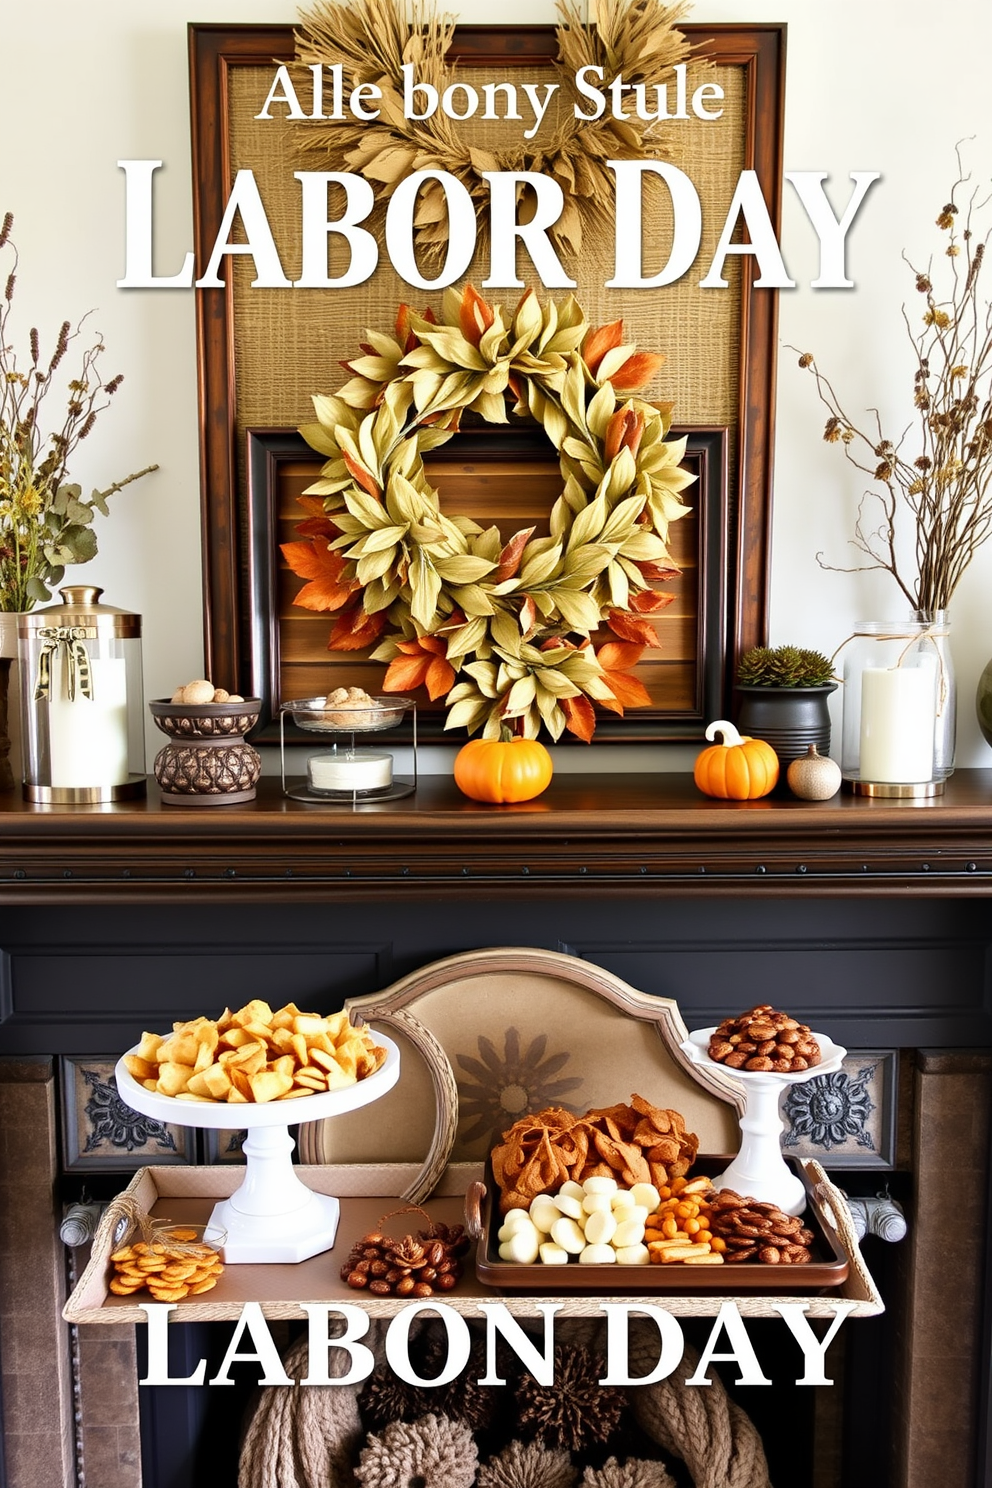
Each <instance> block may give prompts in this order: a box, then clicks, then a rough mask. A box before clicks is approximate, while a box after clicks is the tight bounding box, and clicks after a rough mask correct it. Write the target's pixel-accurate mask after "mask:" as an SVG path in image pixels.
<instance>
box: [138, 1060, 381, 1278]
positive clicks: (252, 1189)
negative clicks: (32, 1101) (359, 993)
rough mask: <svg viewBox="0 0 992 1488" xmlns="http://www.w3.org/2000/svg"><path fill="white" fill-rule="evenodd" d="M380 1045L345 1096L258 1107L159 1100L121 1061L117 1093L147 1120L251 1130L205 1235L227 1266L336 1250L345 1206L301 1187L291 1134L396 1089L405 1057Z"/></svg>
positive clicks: (304, 1098)
mask: <svg viewBox="0 0 992 1488" xmlns="http://www.w3.org/2000/svg"><path fill="white" fill-rule="evenodd" d="M376 1042H377V1043H378V1044H380V1045H381V1046H382V1048H384V1049H385V1050H386V1060H385V1063H384V1064H383V1065H382V1066H381V1067H380V1068H379V1069H377V1070H376V1072H375V1074H374V1075H368V1076H366V1078H365V1079H364V1080H357V1081H356V1082H355V1084H354V1085H348V1086H346V1087H345V1088H344V1089H343V1090H329V1091H326V1092H324V1093H321V1094H320V1095H305V1096H301V1097H300V1098H299V1099H298V1100H292V1101H268V1102H266V1103H264V1104H259V1105H254V1104H251V1103H245V1104H240V1103H239V1104H237V1105H232V1104H230V1103H229V1102H227V1101H191V1100H177V1099H176V1097H175V1096H172V1095H160V1094H159V1093H158V1092H157V1091H154V1090H146V1089H145V1087H144V1086H143V1085H141V1084H139V1082H138V1081H137V1080H135V1079H134V1077H133V1076H132V1075H131V1074H130V1073H129V1072H128V1070H127V1068H126V1066H125V1064H124V1061H123V1059H122V1060H120V1061H119V1062H118V1065H117V1069H116V1072H115V1073H116V1080H117V1092H118V1094H119V1095H120V1097H121V1100H123V1101H124V1102H125V1103H126V1104H127V1105H129V1106H130V1107H131V1108H132V1109H133V1110H135V1111H140V1112H141V1113H142V1115H144V1116H152V1117H154V1118H155V1119H156V1120H157V1121H164V1122H167V1123H169V1124H171V1125H173V1126H196V1127H214V1128H224V1129H228V1128H231V1127H243V1128H246V1129H247V1132H248V1136H247V1138H246V1140H245V1141H244V1143H243V1151H244V1154H245V1162H246V1164H247V1166H246V1169H245V1176H244V1181H243V1182H242V1184H241V1187H240V1188H239V1189H238V1190H237V1191H236V1192H235V1193H233V1194H232V1195H231V1197H230V1198H229V1199H221V1200H220V1201H219V1202H218V1203H217V1204H215V1206H214V1209H213V1212H212V1214H211V1216H210V1222H209V1224H208V1226H207V1230H206V1235H205V1238H206V1239H207V1240H208V1241H210V1242H211V1244H216V1245H217V1246H218V1248H220V1249H222V1251H223V1256H224V1261H225V1263H226V1264H228V1265H238V1264H239V1263H248V1264H259V1263H261V1264H268V1263H272V1262H275V1263H279V1262H289V1263H295V1262H297V1261H305V1260H307V1259H308V1258H309V1257H310V1256H315V1255H319V1254H320V1253H321V1252H322V1251H325V1250H330V1249H331V1247H332V1246H333V1244H334V1236H335V1234H336V1233H337V1227H338V1217H339V1213H340V1205H339V1203H338V1201H337V1199H336V1198H333V1197H330V1196H327V1195H325V1194H317V1193H314V1192H313V1191H312V1190H311V1189H309V1188H307V1187H306V1185H305V1184H303V1183H301V1182H300V1180H299V1178H298V1177H297V1175H296V1171H295V1169H294V1167H293V1163H292V1152H293V1148H294V1146H295V1145H296V1144H295V1143H294V1141H293V1139H292V1137H291V1136H290V1135H289V1127H290V1125H293V1126H296V1125H297V1124H299V1123H300V1122H304V1121H322V1120H323V1119H324V1118H325V1117H328V1116H338V1115H341V1114H342V1113H343V1112H345V1111H355V1110H357V1109H358V1108H359V1107H360V1106H367V1105H369V1104H370V1103H371V1102H372V1101H376V1100H378V1099H379V1097H380V1096H383V1095H385V1094H386V1093H387V1091H390V1090H392V1088H393V1086H394V1085H395V1084H396V1081H397V1080H398V1079H399V1073H400V1052H399V1049H398V1048H397V1047H396V1045H395V1044H394V1043H393V1042H392V1040H391V1039H388V1038H386V1037H385V1035H383V1034H381V1033H377V1034H376ZM135 1052H136V1051H135V1050H131V1053H135Z"/></svg>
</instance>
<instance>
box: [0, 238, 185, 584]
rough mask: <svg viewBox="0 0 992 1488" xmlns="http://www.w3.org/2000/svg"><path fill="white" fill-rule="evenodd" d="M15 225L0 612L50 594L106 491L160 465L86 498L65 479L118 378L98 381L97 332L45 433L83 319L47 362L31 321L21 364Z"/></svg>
mask: <svg viewBox="0 0 992 1488" xmlns="http://www.w3.org/2000/svg"><path fill="white" fill-rule="evenodd" d="M13 225H14V218H13V214H12V213H10V212H8V213H7V215H6V216H5V217H4V219H3V225H2V227H0V250H2V249H7V250H8V251H9V254H10V255H11V256H12V259H13V262H12V264H11V268H10V270H9V272H8V274H7V277H6V284H5V289H4V295H3V300H2V301H0V610H5V611H17V610H30V609H32V608H33V606H34V605H35V604H37V603H38V602H39V601H44V600H47V599H51V597H52V596H51V590H50V588H49V586H50V585H52V584H57V583H58V582H59V581H60V579H61V578H62V576H63V574H64V572H65V566H66V564H67V563H88V562H89V560H90V559H91V558H93V557H95V556H96V551H97V542H96V535H95V533H94V532H93V529H92V525H91V524H92V522H93V519H94V517H95V516H96V514H97V512H99V513H100V514H101V515H102V516H106V515H107V498H108V497H110V496H112V495H114V493H115V492H117V491H120V490H122V489H123V488H124V486H127V485H130V483H131V482H132V481H135V480H138V479H139V478H140V477H141V476H143V475H148V474H149V472H150V471H152V470H157V469H158V466H156V465H149V466H147V467H146V468H145V469H144V470H139V471H137V472H135V474H133V475H128V476H126V477H125V478H124V480H121V481H115V482H114V484H113V485H111V486H108V487H107V489H106V490H104V491H93V492H92V494H91V496H90V498H89V500H88V501H87V500H84V499H83V495H82V490H81V488H80V487H79V486H78V485H71V484H69V483H68V482H67V481H66V475H67V471H68V465H69V460H70V457H71V456H72V454H73V451H74V450H75V449H76V447H77V446H78V445H79V443H80V442H81V441H82V440H83V439H85V438H86V437H87V435H88V434H89V433H90V431H91V430H92V428H93V425H94V424H95V423H96V420H97V417H98V415H99V414H101V413H102V412H103V410H104V409H105V408H107V407H108V406H109V404H110V400H111V398H112V397H113V395H114V394H115V393H116V391H117V389H118V388H119V387H120V385H121V382H122V381H123V379H122V378H121V377H120V376H117V377H112V378H110V380H109V381H107V382H104V381H103V379H102V377H101V375H100V372H99V370H98V368H97V362H98V361H99V358H100V356H101V354H102V353H103V350H104V345H103V338H102V337H101V336H100V335H99V334H97V335H96V337H95V339H94V341H93V344H92V345H90V346H87V347H86V349H85V350H84V351H83V354H82V357H81V359H80V363H79V370H78V371H77V373H76V375H75V376H74V377H73V378H72V379H71V380H70V381H69V383H68V386H67V389H66V391H67V395H68V398H67V404H66V408H65V413H64V415H63V416H62V419H61V423H59V422H58V420H56V422H55V426H54V427H53V428H52V431H51V432H50V433H47V434H46V433H44V432H43V430H42V426H41V415H42V411H43V405H44V403H45V399H46V398H47V397H48V395H49V393H50V392H51V390H52V387H53V385H54V381H53V380H54V378H55V374H56V372H57V371H58V369H59V367H60V366H61V365H62V362H63V361H64V359H65V357H66V355H67V354H68V352H69V350H70V347H71V346H72V343H73V342H74V341H75V340H77V339H78V338H79V336H80V335H81V334H82V327H83V321H82V320H81V321H79V323H78V324H77V325H76V326H75V328H73V326H72V324H71V322H70V321H68V320H65V321H63V322H62V326H61V328H60V330H59V334H58V338H57V340H56V343H55V349H54V351H53V352H52V355H51V356H50V357H49V358H48V360H47V362H46V361H45V360H44V359H43V358H42V355H41V339H40V337H39V334H38V331H37V330H36V329H35V328H32V329H31V331H30V333H29V338H28V339H29V362H28V363H27V364H25V363H23V362H21V363H19V362H18V359H17V356H16V353H15V351H14V348H13V346H12V345H11V344H10V326H9V322H10V317H11V314H12V302H13V298H14V286H15V283H16V280H17V268H18V255H17V249H16V248H15V246H14V243H13V240H12V238H11V236H10V234H11V229H12V227H13ZM83 319H84V320H85V316H84V317H83Z"/></svg>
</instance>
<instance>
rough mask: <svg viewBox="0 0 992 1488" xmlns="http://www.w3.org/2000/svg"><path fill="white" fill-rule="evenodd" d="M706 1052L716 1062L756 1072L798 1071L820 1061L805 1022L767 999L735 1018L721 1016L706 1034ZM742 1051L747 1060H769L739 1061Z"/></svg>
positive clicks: (815, 1045)
mask: <svg viewBox="0 0 992 1488" xmlns="http://www.w3.org/2000/svg"><path fill="white" fill-rule="evenodd" d="M708 1053H709V1056H710V1058H711V1059H712V1060H714V1061H715V1062H716V1063H717V1064H725V1065H727V1066H728V1067H729V1068H730V1069H748V1070H752V1071H753V1072H755V1073H757V1074H767V1073H772V1072H774V1073H775V1074H780V1075H788V1074H794V1073H797V1072H798V1073H801V1072H802V1071H804V1070H807V1069H813V1068H814V1067H815V1066H816V1065H817V1064H818V1063H819V1062H820V1050H819V1046H818V1044H817V1042H816V1040H815V1038H814V1037H813V1035H812V1033H811V1032H810V1029H809V1025H808V1024H806V1023H800V1022H798V1020H797V1019H795V1018H790V1017H789V1016H788V1014H787V1013H783V1012H779V1011H777V1010H776V1009H775V1008H772V1007H771V1006H769V1005H768V1004H767V1003H760V1004H758V1005H757V1006H756V1007H753V1008H751V1009H749V1011H747V1012H746V1013H742V1014H741V1015H740V1016H739V1017H737V1018H724V1019H723V1021H722V1022H721V1023H720V1024H719V1025H718V1027H717V1028H716V1029H715V1030H714V1031H713V1033H712V1034H711V1035H710V1041H709V1048H708ZM742 1054H743V1055H746V1056H747V1057H748V1061H750V1060H751V1059H768V1060H772V1061H773V1063H771V1064H764V1065H755V1064H752V1063H750V1062H747V1061H746V1062H744V1063H742V1062H741V1060H740V1058H739V1056H740V1055H742Z"/></svg>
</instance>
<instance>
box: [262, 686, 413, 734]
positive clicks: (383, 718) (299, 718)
mask: <svg viewBox="0 0 992 1488" xmlns="http://www.w3.org/2000/svg"><path fill="white" fill-rule="evenodd" d="M349 694H351V695H350V696H349ZM282 706H283V712H284V713H288V714H289V715H290V717H291V718H292V720H293V722H294V723H295V724H296V726H297V728H301V729H304V730H305V731H306V732H307V733H313V734H342V733H358V734H363V733H378V731H379V730H380V729H391V728H396V727H397V725H398V724H400V723H402V721H403V715H404V713H405V712H406V710H407V708H409V707H411V706H412V699H411V698H408V697H372V696H371V695H370V694H369V693H367V692H360V689H358V688H343V687H339V688H336V689H335V690H334V691H333V692H330V693H328V694H327V696H326V697H315V698H300V699H297V700H296V701H295V702H289V703H283V705H282Z"/></svg>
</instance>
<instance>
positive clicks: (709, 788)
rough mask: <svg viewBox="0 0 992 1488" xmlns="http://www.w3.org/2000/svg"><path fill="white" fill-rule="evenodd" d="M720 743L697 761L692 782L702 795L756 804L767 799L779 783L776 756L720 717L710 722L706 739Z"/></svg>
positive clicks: (768, 747)
mask: <svg viewBox="0 0 992 1488" xmlns="http://www.w3.org/2000/svg"><path fill="white" fill-rule="evenodd" d="M717 734H719V735H720V736H721V741H720V743H719V744H714V745H713V747H712V748H711V749H704V750H703V751H702V753H701V754H700V755H699V756H698V758H697V760H696V768H695V770H694V771H693V779H694V780H695V782H696V784H697V785H698V786H699V789H700V790H701V791H702V792H703V794H704V795H705V796H717V797H719V798H720V799H721V800H730V801H755V800H757V799H758V797H759V796H767V795H768V792H769V791H771V790H774V789H775V786H776V784H777V782H778V755H777V754H776V753H775V751H774V749H773V748H772V746H771V745H770V744H766V743H765V741H764V740H763V739H751V738H748V737H747V736H743V737H742V736H741V735H740V734H739V733H738V732H737V730H736V729H735V728H734V725H733V724H732V723H727V721H726V720H725V719H723V718H721V719H718V720H717V722H716V723H711V724H710V725H709V727H708V728H707V730H706V737H707V739H715V738H716V736H717Z"/></svg>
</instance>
